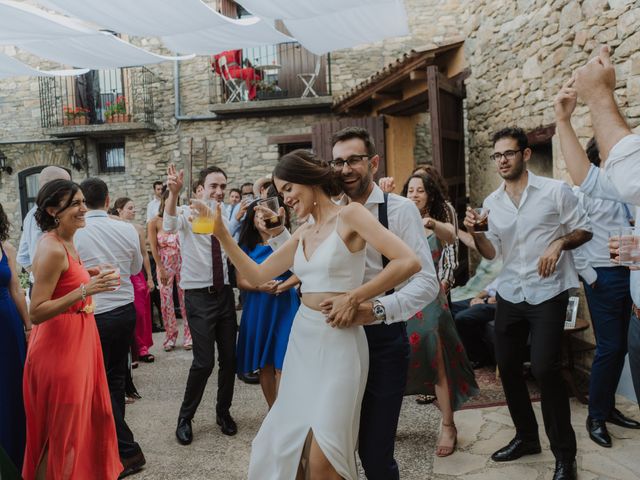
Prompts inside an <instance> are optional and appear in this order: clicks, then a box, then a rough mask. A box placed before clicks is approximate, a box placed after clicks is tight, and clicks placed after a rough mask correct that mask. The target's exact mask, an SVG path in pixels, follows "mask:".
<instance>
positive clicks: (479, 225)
mask: <svg viewBox="0 0 640 480" xmlns="http://www.w3.org/2000/svg"><path fill="white" fill-rule="evenodd" d="M473 211H474V212H475V213H476V223H475V225H474V227H473V229H474V230H475V231H476V232H488V231H489V209H487V208H483V207H479V208H474V209H473Z"/></svg>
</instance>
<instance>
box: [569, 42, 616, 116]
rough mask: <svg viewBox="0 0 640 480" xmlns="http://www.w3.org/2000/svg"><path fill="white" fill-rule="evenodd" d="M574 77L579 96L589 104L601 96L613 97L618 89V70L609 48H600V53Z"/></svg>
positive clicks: (579, 69) (577, 71)
mask: <svg viewBox="0 0 640 480" xmlns="http://www.w3.org/2000/svg"><path fill="white" fill-rule="evenodd" d="M574 77H575V85H574V87H575V89H576V90H577V92H578V96H579V97H580V98H582V99H583V100H584V101H585V102H586V103H587V104H588V103H590V102H591V101H594V100H597V99H598V98H599V97H601V96H611V95H612V94H613V90H614V89H615V88H616V70H615V68H614V66H613V64H612V63H611V55H610V49H609V47H608V46H606V45H605V46H603V47H602V48H600V53H599V54H598V55H597V56H595V57H594V58H592V59H591V60H589V62H587V64H586V65H584V66H582V67H580V68H578V69H577V70H576V71H575V74H574Z"/></svg>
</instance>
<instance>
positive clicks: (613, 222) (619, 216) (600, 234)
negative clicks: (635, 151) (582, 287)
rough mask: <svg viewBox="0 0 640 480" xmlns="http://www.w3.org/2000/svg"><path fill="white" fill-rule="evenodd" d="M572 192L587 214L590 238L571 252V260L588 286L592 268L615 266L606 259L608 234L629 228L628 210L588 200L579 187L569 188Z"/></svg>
mask: <svg viewBox="0 0 640 480" xmlns="http://www.w3.org/2000/svg"><path fill="white" fill-rule="evenodd" d="M573 192H574V193H575V194H576V195H577V196H578V202H579V203H580V205H581V206H582V208H583V209H584V211H585V212H587V215H589V220H590V221H591V229H592V230H593V238H592V239H591V240H590V241H588V242H587V243H585V244H583V245H581V246H579V247H578V248H576V249H575V250H573V251H572V253H573V259H574V261H575V264H576V269H577V270H578V275H580V276H581V277H582V278H583V279H584V280H585V282H587V284H589V285H591V284H593V283H594V282H595V281H596V280H597V279H598V274H597V272H596V271H595V270H594V268H596V267H606V268H610V267H615V266H616V265H615V264H614V263H611V260H610V258H609V233H611V232H613V231H615V230H617V229H619V228H621V227H629V226H630V223H629V220H630V219H632V217H631V208H630V207H628V206H627V205H626V204H624V203H620V202H614V201H613V200H604V199H602V198H594V197H589V196H587V195H585V194H584V193H583V192H581V191H580V188H579V187H573Z"/></svg>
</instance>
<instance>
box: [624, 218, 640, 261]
mask: <svg viewBox="0 0 640 480" xmlns="http://www.w3.org/2000/svg"><path fill="white" fill-rule="evenodd" d="M619 252H620V265H627V266H629V265H640V235H638V233H637V232H636V229H635V228H634V227H623V228H621V229H620V248H619Z"/></svg>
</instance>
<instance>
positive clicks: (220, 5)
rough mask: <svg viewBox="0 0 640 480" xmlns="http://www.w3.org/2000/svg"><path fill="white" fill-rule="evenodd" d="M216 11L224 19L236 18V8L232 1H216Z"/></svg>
mask: <svg viewBox="0 0 640 480" xmlns="http://www.w3.org/2000/svg"><path fill="white" fill-rule="evenodd" d="M216 10H217V11H218V13H221V14H222V15H224V16H225V17H229V18H237V17H238V6H237V5H236V2H234V1H233V0H216Z"/></svg>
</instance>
